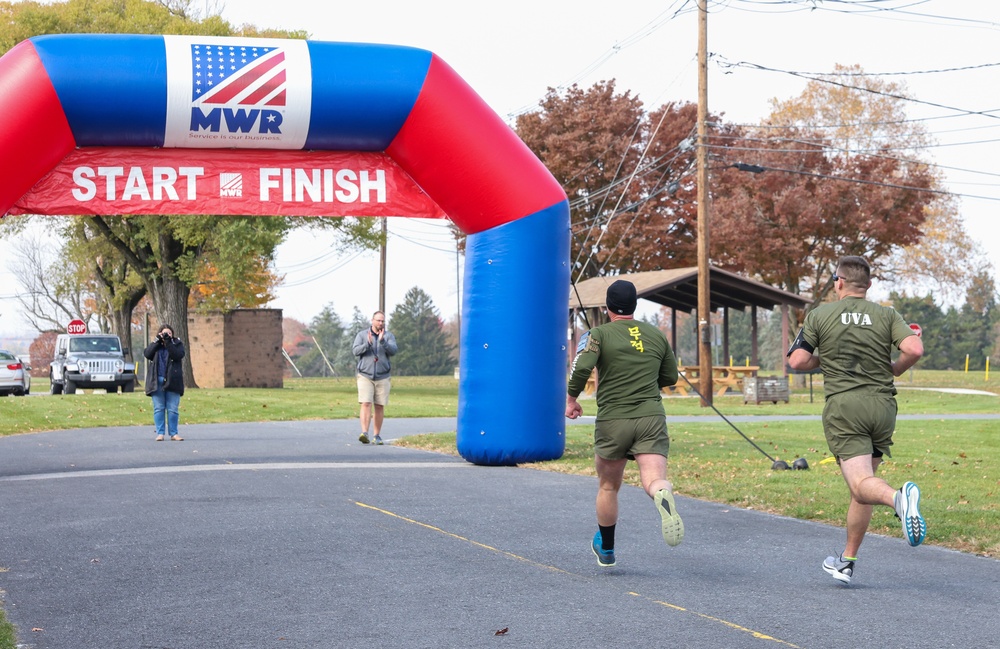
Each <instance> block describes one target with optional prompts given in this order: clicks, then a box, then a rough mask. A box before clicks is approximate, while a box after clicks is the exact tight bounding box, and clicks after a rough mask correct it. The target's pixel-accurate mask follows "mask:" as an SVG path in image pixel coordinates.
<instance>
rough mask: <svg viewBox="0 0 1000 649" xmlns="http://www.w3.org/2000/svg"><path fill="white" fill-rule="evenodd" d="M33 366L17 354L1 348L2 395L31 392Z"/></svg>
mask: <svg viewBox="0 0 1000 649" xmlns="http://www.w3.org/2000/svg"><path fill="white" fill-rule="evenodd" d="M29 370H31V367H30V366H28V365H26V364H25V363H22V362H21V359H20V358H18V357H17V355H16V354H12V353H10V352H9V351H7V350H6V349H0V395H3V396H6V395H8V394H13V395H14V396H17V397H22V396H24V395H26V394H29V393H30V392H31V374H30V373H29Z"/></svg>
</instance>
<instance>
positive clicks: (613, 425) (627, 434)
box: [594, 415, 670, 460]
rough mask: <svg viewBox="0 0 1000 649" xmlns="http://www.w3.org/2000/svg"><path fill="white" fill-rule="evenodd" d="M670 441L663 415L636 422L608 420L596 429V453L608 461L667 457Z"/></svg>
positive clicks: (639, 418)
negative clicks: (636, 457)
mask: <svg viewBox="0 0 1000 649" xmlns="http://www.w3.org/2000/svg"><path fill="white" fill-rule="evenodd" d="M669 451H670V437H668V436H667V419H666V417H665V416H664V415H653V416H651V417H636V418H634V419H605V420H603V421H598V422H597V423H596V424H595V425H594V452H595V453H597V455H599V456H600V457H602V458H604V459H605V460H621V459H623V458H627V459H629V460H634V459H635V456H636V455H640V454H643V453H655V454H657V455H662V456H663V457H667V453H668V452H669Z"/></svg>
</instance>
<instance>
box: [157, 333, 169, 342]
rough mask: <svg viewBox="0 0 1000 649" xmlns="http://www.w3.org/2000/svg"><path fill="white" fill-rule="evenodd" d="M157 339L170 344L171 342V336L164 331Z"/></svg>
mask: <svg viewBox="0 0 1000 649" xmlns="http://www.w3.org/2000/svg"><path fill="white" fill-rule="evenodd" d="M157 338H159V339H160V340H162V341H163V342H169V341H170V334H168V333H167V332H166V331H164V332H162V333H161V334H160V335H159V336H157Z"/></svg>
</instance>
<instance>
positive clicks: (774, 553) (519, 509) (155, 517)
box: [0, 419, 1000, 649]
mask: <svg viewBox="0 0 1000 649" xmlns="http://www.w3.org/2000/svg"><path fill="white" fill-rule="evenodd" d="M356 428H357V422H353V421H312V422H289V423H265V424H217V425H204V426H184V427H183V431H182V432H183V434H184V435H185V437H187V441H184V442H160V443H156V442H153V441H152V434H151V432H150V428H149V427H141V428H102V429H88V430H76V431H64V432H53V433H42V434H33V435H20V436H13V437H5V438H0V597H2V599H3V607H4V608H5V610H6V611H7V614H8V617H9V618H10V620H11V621H12V622H13V623H14V624H15V625H16V626H17V627H18V630H19V640H20V641H21V643H23V644H22V646H23V647H24V648H25V649H43V648H44V649H90V648H94V649H209V648H216V647H218V648H225V649H233V648H244V647H253V648H255V649H256V648H272V647H273V648H293V647H294V648H327V647H345V648H348V647H349V648H355V647H365V648H372V649H374V648H383V647H385V648H400V647H405V648H411V647H428V648H431V647H433V648H441V647H463V648H464V647H470V648H477V647H491V648H492V647H504V648H510V647H532V648H535V647H545V648H547V649H549V648H551V649H570V648H572V649H578V648H579V647H644V646H671V647H682V648H686V647H691V648H700V647H706V648H708V647H711V648H720V647H724V648H731V647H735V648H741V647H760V648H767V647H776V648H777V647H802V648H807V647H808V648H819V647H824V648H826V647H829V648H840V647H843V648H845V649H846V648H851V649H854V648H857V647H878V648H892V647H900V648H904V647H905V648H906V649H915V648H923V647H926V648H940V647H982V646H987V645H989V644H990V643H991V642H992V643H995V642H996V638H998V637H1000V618H998V616H997V614H996V606H997V601H998V599H1000V598H998V595H1000V562H998V561H996V560H992V559H985V558H981V557H976V556H971V555H966V554H962V553H958V552H954V551H950V550H945V549H941V548H937V547H933V546H922V547H919V548H910V547H909V546H908V545H907V544H906V543H905V542H904V541H903V540H902V538H901V536H896V537H879V536H872V537H869V538H868V539H867V540H866V542H865V546H864V550H863V554H862V559H861V561H860V562H859V563H858V566H857V575H856V577H855V580H854V583H853V584H852V585H851V586H850V587H844V586H842V585H840V584H839V583H838V582H835V581H834V580H833V579H831V578H830V577H829V576H827V575H826V574H825V573H824V572H823V571H822V570H821V569H820V563H821V562H822V560H823V558H824V557H825V556H826V555H827V554H830V553H833V552H835V551H839V549H840V548H841V546H842V544H843V535H844V532H843V530H842V529H840V528H837V527H832V526H827V525H820V524H816V523H811V522H804V521H799V520H794V519H789V518H783V517H778V516H771V515H766V514H762V513H759V512H755V511H748V510H743V509H738V508H734V507H730V506H725V505H719V504H715V503H709V502H702V501H698V500H692V499H689V498H684V497H678V499H677V505H678V509H679V510H680V512H681V514H682V516H683V517H684V521H685V524H686V528H687V535H686V537H685V540H684V543H683V544H682V545H680V546H678V547H676V548H669V547H667V546H666V545H665V544H664V543H663V540H662V539H661V538H660V535H659V520H658V517H657V515H656V513H655V510H654V508H653V506H652V504H651V501H650V500H649V499H648V497H646V495H645V494H644V493H643V492H642V491H641V490H639V489H637V488H631V487H626V488H624V490H623V492H622V498H621V520H620V523H619V526H618V541H617V554H618V566H617V567H615V568H611V569H602V568H599V567H598V566H597V565H596V561H595V559H594V557H593V555H592V554H591V552H590V549H589V544H590V538H591V537H592V536H593V533H594V529H595V528H594V511H593V508H594V495H595V489H596V482H595V479H594V478H589V477H581V476H572V475H561V474H557V473H550V472H545V471H537V470H531V469H525V468H514V467H503V468H496V467H493V468H490V467H478V466H473V465H470V464H468V463H466V462H465V461H463V460H460V459H456V458H451V457H444V456H439V455H436V454H432V453H427V452H424V451H417V450H410V449H403V448H400V447H394V446H392V445H391V444H389V445H386V446H382V447H373V446H363V445H361V444H360V443H358V441H357V437H356ZM446 430H454V420H450V419H432V420H389V421H388V422H387V425H386V429H385V434H384V435H383V436H384V437H386V438H393V437H396V436H399V435H404V434H412V433H417V432H435V431H446ZM836 488H838V489H840V488H842V487H841V485H839V484H838V485H836ZM928 525H929V526H931V527H933V525H934V521H933V520H929V521H928ZM502 630H506V632H505V633H502V634H500V635H497V632H499V631H502Z"/></svg>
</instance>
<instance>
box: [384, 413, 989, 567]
mask: <svg viewBox="0 0 1000 649" xmlns="http://www.w3.org/2000/svg"><path fill="white" fill-rule="evenodd" d="M996 425H997V424H996V421H995V420H983V421H975V420H948V421H939V420H926V421H924V420H920V421H901V422H899V425H898V427H897V431H896V435H895V438H894V439H895V445H894V447H893V450H894V452H893V457H892V458H889V459H887V461H886V462H885V463H884V464H883V465H882V467H881V468H880V469H879V475H880V476H882V477H883V478H885V479H886V480H888V481H889V483H890V484H892V485H893V486H899V485H901V484H902V483H903V482H905V481H906V480H912V481H913V482H916V483H917V484H918V485H920V488H921V492H922V496H923V497H922V499H921V511H922V513H923V514H924V517H925V518H926V519H927V521H928V532H927V541H926V542H927V543H931V544H935V545H943V546H947V547H950V548H953V549H956V550H961V551H964V552H972V553H975V554H980V555H984V556H1000V524H998V522H997V521H998V520H1000V504H998V498H997V495H998V492H1000V474H998V472H997V468H996V467H997V466H998V462H1000V438H998V437H997V435H996V434H995V430H996ZM738 427H739V428H740V430H742V431H743V433H744V434H745V435H747V437H749V438H750V439H751V440H752V441H753V442H754V443H755V444H757V446H759V447H760V448H761V449H763V450H764V452H766V453H767V454H768V455H770V456H771V457H774V458H776V459H782V460H785V461H787V462H788V463H789V464H791V462H792V461H793V460H794V459H795V458H798V457H804V458H806V460H807V461H808V462H809V467H810V469H809V470H808V471H773V470H772V469H771V461H770V460H769V459H767V458H766V457H764V456H763V455H762V454H761V453H760V452H758V451H757V450H756V449H754V448H753V447H752V446H751V445H750V444H749V443H747V442H746V441H745V440H744V439H743V438H742V437H740V436H739V435H738V434H737V433H736V432H735V431H734V430H733V429H732V428H730V427H729V426H727V425H726V424H724V423H722V422H719V423H697V424H672V425H671V426H670V437H671V445H670V460H669V473H670V479H671V481H672V482H673V483H674V488H675V490H676V491H677V493H679V494H682V495H685V496H690V497H692V498H699V499H702V500H710V501H713V502H721V503H728V504H731V505H735V506H738V507H743V508H747V509H756V510H759V511H765V512H770V513H774V514H780V515H783V516H790V517H793V518H801V519H805V520H814V521H819V522H823V523H830V524H832V525H837V526H841V527H842V526H843V525H844V521H845V520H846V517H847V504H848V498H847V487H846V485H845V484H844V482H843V479H842V478H841V476H840V470H839V469H838V467H837V464H836V463H835V462H832V461H828V462H825V463H824V462H823V460H824V459H829V458H830V453H829V451H828V450H827V448H826V442H825V440H824V438H823V428H822V425H821V423H820V422H819V421H815V422H813V421H806V422H760V423H749V424H747V423H741V424H738ZM593 435H594V427H593V426H592V425H589V426H569V427H568V429H567V431H566V451H565V453H564V454H563V457H562V458H560V459H559V460H554V461H551V462H538V463H534V464H527V465H524V466H526V467H529V468H534V469H541V470H546V471H557V472H561V473H568V474H574V475H590V476H594V475H596V474H595V472H594V455H593V453H594V451H593ZM396 443H397V444H399V445H401V446H410V447H416V448H424V449H427V450H432V451H437V452H442V453H449V454H455V434H454V433H437V434H431V435H416V436H412V437H406V438H404V439H402V440H399V441H397V442H396ZM625 481H626V483H627V484H630V485H634V486H639V485H640V482H639V474H638V470H637V468H636V466H635V464H634V463H629V465H628V469H627V470H626V475H625ZM871 531H872V532H876V533H879V534H888V535H890V536H899V535H900V530H899V523H898V521H897V520H896V518H895V517H894V516H893V513H892V511H891V510H889V509H888V508H877V509H876V512H875V516H874V518H873V520H872V526H871Z"/></svg>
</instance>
